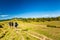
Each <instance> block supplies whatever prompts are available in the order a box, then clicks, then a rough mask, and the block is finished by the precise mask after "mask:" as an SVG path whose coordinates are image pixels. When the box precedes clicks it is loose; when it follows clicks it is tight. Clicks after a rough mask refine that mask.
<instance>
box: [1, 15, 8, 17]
mask: <svg viewBox="0 0 60 40" xmlns="http://www.w3.org/2000/svg"><path fill="white" fill-rule="evenodd" d="M8 16H9V15H0V17H8Z"/></svg>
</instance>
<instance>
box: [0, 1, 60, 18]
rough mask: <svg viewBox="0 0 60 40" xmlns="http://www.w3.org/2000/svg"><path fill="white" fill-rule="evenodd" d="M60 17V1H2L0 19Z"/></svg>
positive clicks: (0, 3)
mask: <svg viewBox="0 0 60 40" xmlns="http://www.w3.org/2000/svg"><path fill="white" fill-rule="evenodd" d="M56 16H60V0H0V19H8V18H13V17H23V18H25V17H26V18H28V17H56Z"/></svg>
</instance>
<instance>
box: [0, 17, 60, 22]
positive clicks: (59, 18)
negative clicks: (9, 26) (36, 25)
mask: <svg viewBox="0 0 60 40" xmlns="http://www.w3.org/2000/svg"><path fill="white" fill-rule="evenodd" d="M13 19H17V20H21V21H24V22H31V21H33V22H41V21H42V22H44V21H60V16H59V17H47V18H44V17H43V18H12V19H7V20H0V22H1V21H8V20H13Z"/></svg>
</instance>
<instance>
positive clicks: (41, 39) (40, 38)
mask: <svg viewBox="0 0 60 40" xmlns="http://www.w3.org/2000/svg"><path fill="white" fill-rule="evenodd" d="M26 33H27V34H28V35H30V36H32V37H35V38H37V39H39V40H52V39H51V38H48V37H46V36H45V35H40V34H38V33H36V32H33V31H29V32H26Z"/></svg>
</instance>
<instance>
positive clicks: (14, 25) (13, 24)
mask: <svg viewBox="0 0 60 40" xmlns="http://www.w3.org/2000/svg"><path fill="white" fill-rule="evenodd" d="M9 26H10V27H16V28H17V26H18V23H17V22H9Z"/></svg>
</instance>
